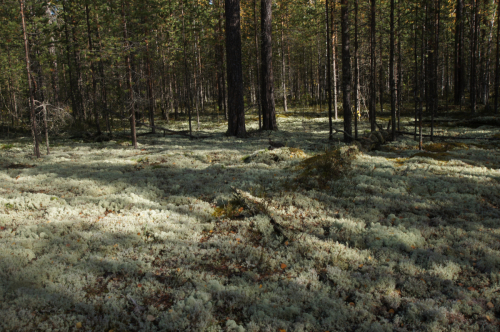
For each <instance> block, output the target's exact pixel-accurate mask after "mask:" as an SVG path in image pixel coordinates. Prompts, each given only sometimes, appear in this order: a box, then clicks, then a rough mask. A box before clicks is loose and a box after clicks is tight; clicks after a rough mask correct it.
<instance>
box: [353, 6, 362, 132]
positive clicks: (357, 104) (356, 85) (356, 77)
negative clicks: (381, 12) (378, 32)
mask: <svg viewBox="0 0 500 332" xmlns="http://www.w3.org/2000/svg"><path fill="white" fill-rule="evenodd" d="M358 47H359V45H358V0H355V1H354V103H355V105H354V106H355V113H354V138H355V139H358V117H359V116H360V115H361V109H360V102H359V64H358V57H359V55H358Z"/></svg>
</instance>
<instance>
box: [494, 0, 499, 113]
mask: <svg viewBox="0 0 500 332" xmlns="http://www.w3.org/2000/svg"><path fill="white" fill-rule="evenodd" d="M497 10H498V12H497V42H496V43H497V54H496V59H495V101H494V103H495V105H494V107H495V113H498V93H499V90H500V0H498V4H497Z"/></svg>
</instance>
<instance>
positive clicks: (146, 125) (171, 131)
mask: <svg viewBox="0 0 500 332" xmlns="http://www.w3.org/2000/svg"><path fill="white" fill-rule="evenodd" d="M137 126H139V127H140V126H144V127H148V128H154V129H158V130H163V137H165V135H166V133H170V135H183V136H188V137H189V138H196V139H199V138H210V136H193V135H192V134H190V133H189V130H180V131H176V130H171V129H167V128H164V127H160V126H152V125H149V124H146V123H143V122H139V123H137Z"/></svg>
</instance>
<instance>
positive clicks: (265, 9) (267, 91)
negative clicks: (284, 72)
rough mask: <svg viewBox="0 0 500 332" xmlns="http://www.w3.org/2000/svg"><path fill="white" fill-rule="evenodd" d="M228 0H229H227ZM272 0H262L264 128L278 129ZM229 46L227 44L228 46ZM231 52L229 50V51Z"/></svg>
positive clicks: (262, 97)
mask: <svg viewBox="0 0 500 332" xmlns="http://www.w3.org/2000/svg"><path fill="white" fill-rule="evenodd" d="M226 1H228V0H226ZM271 4H272V1H271V0H261V4H260V6H261V8H260V13H261V14H260V15H261V36H262V39H261V60H262V61H261V63H262V66H261V72H262V75H261V77H262V82H261V90H262V93H261V100H262V115H263V126H262V129H264V130H277V129H278V126H277V125H276V110H275V103H274V78H273V50H272V11H271ZM226 47H227V46H226ZM228 54H229V52H228Z"/></svg>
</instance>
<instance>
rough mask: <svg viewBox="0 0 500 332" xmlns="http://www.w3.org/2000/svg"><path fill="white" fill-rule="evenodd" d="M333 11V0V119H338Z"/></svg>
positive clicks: (335, 40)
mask: <svg viewBox="0 0 500 332" xmlns="http://www.w3.org/2000/svg"><path fill="white" fill-rule="evenodd" d="M334 11H335V1H334V2H333V6H332V9H331V18H332V19H331V22H332V62H333V63H332V66H333V68H332V69H333V73H332V76H333V77H332V78H333V114H334V116H335V120H338V118H339V116H338V113H339V112H338V93H337V91H338V82H337V52H336V44H337V32H336V31H335V20H334V19H333V12H334Z"/></svg>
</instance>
